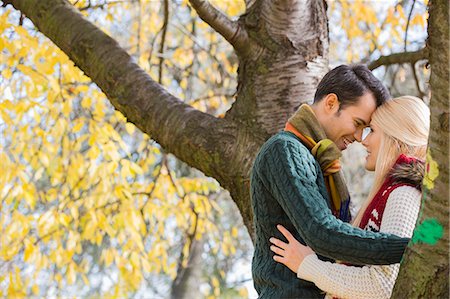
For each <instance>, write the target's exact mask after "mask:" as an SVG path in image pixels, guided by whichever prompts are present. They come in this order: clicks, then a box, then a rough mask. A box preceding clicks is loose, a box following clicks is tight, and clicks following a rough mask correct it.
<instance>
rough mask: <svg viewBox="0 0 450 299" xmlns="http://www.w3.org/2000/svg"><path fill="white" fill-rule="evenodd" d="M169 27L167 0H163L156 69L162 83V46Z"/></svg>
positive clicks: (159, 81)
mask: <svg viewBox="0 0 450 299" xmlns="http://www.w3.org/2000/svg"><path fill="white" fill-rule="evenodd" d="M168 27H169V0H164V23H163V25H162V27H161V30H162V35H161V44H160V46H159V54H160V57H159V70H158V83H159V84H161V83H162V75H163V67H164V46H165V44H166V34H167V28H168Z"/></svg>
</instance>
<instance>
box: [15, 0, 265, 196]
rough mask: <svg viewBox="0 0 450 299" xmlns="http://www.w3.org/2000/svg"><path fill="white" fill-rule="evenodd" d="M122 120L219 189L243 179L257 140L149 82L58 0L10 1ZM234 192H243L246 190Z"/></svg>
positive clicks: (124, 55)
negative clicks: (215, 182) (213, 180)
mask: <svg viewBox="0 0 450 299" xmlns="http://www.w3.org/2000/svg"><path fill="white" fill-rule="evenodd" d="M12 4H13V5H14V7H15V8H16V9H18V10H20V11H22V12H23V13H24V14H25V15H26V16H27V17H28V18H30V19H31V21H32V22H33V23H34V24H35V25H36V26H37V27H38V29H39V30H40V31H41V32H42V33H43V34H45V35H46V36H47V37H49V38H50V39H51V40H52V41H53V42H54V43H55V44H56V45H57V46H58V47H60V48H61V50H62V51H64V52H65V53H66V54H67V55H68V56H69V57H70V59H71V60H72V61H74V63H75V64H76V65H77V66H78V67H79V68H80V69H82V70H83V71H84V72H85V73H86V75H87V76H89V77H90V78H91V79H92V80H93V81H94V82H95V83H96V84H97V85H98V86H99V87H100V88H101V89H102V90H103V92H104V93H105V94H106V95H107V96H108V98H109V100H110V101H111V103H112V104H113V105H114V107H115V108H116V109H117V110H119V111H120V112H122V113H123V114H124V115H125V116H126V117H127V119H128V121H130V122H132V123H134V124H135V125H136V126H137V127H138V128H140V129H141V130H142V131H143V132H145V133H147V134H150V135H151V137H152V139H154V140H156V141H157V142H158V143H159V144H160V145H161V146H162V147H163V148H164V149H165V150H166V151H167V152H171V153H173V154H174V155H175V156H177V157H178V158H179V159H181V160H183V161H185V162H186V163H188V164H189V165H190V166H193V167H195V168H198V169H199V170H201V171H203V172H204V173H205V174H206V175H208V176H212V177H214V178H216V179H217V180H218V181H219V182H220V183H221V184H222V186H224V187H225V188H231V187H236V186H235V185H238V184H239V181H241V180H245V179H246V178H247V177H248V173H249V170H250V167H251V163H252V161H253V157H252V156H251V155H248V153H249V152H250V153H256V152H257V149H258V148H259V146H260V144H261V143H262V141H261V140H257V139H256V138H255V137H254V134H250V132H248V131H247V130H246V129H245V128H243V127H242V126H238V125H237V124H235V123H233V122H231V121H228V120H225V119H219V118H215V117H213V116H211V115H209V114H206V113H202V112H200V111H198V110H195V109H193V108H192V107H191V106H188V105H186V104H185V103H183V102H182V101H180V100H179V99H178V98H176V97H174V96H173V95H171V94H169V93H168V92H167V91H166V90H165V89H164V88H163V87H162V86H161V85H159V84H158V83H156V82H155V81H153V80H152V79H151V78H150V76H149V75H148V74H147V73H146V72H144V71H143V70H142V69H141V68H140V67H139V66H138V65H137V64H136V63H135V62H134V61H133V59H132V58H131V57H130V55H128V54H127V53H126V52H125V51H124V50H123V49H122V48H121V47H120V46H119V45H118V44H117V42H116V41H115V40H113V39H112V38H111V37H109V36H108V35H106V34H105V33H104V32H102V31H101V30H99V29H98V28H97V27H96V26H95V25H93V24H92V23H90V22H89V21H88V20H86V19H85V18H84V17H83V16H82V15H81V14H80V13H79V12H78V11H77V10H76V9H75V8H74V7H73V6H71V5H70V4H69V3H68V2H67V1H64V0H14V1H12ZM240 192H243V193H246V192H248V191H247V190H241V191H240Z"/></svg>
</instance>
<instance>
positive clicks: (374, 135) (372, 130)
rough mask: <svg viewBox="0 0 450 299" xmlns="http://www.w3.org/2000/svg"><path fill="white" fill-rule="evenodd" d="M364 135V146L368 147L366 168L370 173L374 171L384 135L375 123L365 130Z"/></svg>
mask: <svg viewBox="0 0 450 299" xmlns="http://www.w3.org/2000/svg"><path fill="white" fill-rule="evenodd" d="M364 133H365V134H364ZM364 133H363V141H362V144H363V145H364V146H365V147H366V150H367V156H366V165H365V167H366V169H367V170H369V171H374V170H375V164H376V162H377V157H378V150H379V148H380V143H381V135H382V133H381V130H380V128H379V127H378V126H377V125H375V124H373V123H371V124H370V126H369V127H367V128H365V129H364Z"/></svg>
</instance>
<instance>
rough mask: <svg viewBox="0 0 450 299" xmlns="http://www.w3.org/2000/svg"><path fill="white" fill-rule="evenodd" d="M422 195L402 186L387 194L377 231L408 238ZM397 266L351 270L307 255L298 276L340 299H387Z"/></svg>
mask: <svg viewBox="0 0 450 299" xmlns="http://www.w3.org/2000/svg"><path fill="white" fill-rule="evenodd" d="M420 202H421V193H420V192H419V191H418V190H417V189H416V188H414V187H410V186H401V187H398V188H396V189H395V190H394V191H392V193H391V194H390V195H389V197H388V200H387V203H386V208H385V210H384V214H383V218H382V222H381V227H380V232H385V233H391V234H395V235H398V236H401V237H408V238H410V237H411V236H412V234H413V230H414V226H415V224H416V220H417V216H418V213H419V209H420ZM399 268H400V264H393V265H388V266H364V267H354V266H346V265H343V264H336V263H330V262H324V261H321V260H319V259H318V258H317V255H315V254H311V255H308V256H307V257H306V258H305V259H304V260H303V262H302V263H301V265H300V267H299V269H298V271H297V276H298V277H299V278H301V279H304V280H308V281H311V282H314V283H315V284H316V286H317V287H318V288H320V289H321V290H323V291H325V292H327V293H328V294H327V298H328V297H329V298H331V296H335V297H339V298H352V299H356V298H365V299H370V298H374V299H382V298H389V297H390V296H391V293H392V289H393V287H394V283H395V279H396V278H397V275H398V270H399Z"/></svg>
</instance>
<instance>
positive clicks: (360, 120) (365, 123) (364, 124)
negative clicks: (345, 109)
mask: <svg viewBox="0 0 450 299" xmlns="http://www.w3.org/2000/svg"><path fill="white" fill-rule="evenodd" d="M356 121H357V122H358V123H359V124H360V125H363V126H367V124H368V123H367V122H366V121H365V120H364V119H362V118H359V117H357V118H356Z"/></svg>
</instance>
